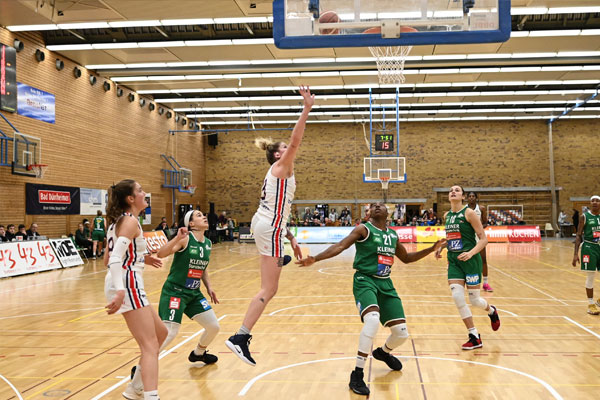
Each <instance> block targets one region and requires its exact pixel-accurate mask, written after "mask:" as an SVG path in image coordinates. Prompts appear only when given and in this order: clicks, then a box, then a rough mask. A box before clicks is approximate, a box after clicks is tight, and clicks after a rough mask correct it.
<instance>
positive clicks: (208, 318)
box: [192, 310, 221, 347]
mask: <svg viewBox="0 0 600 400" xmlns="http://www.w3.org/2000/svg"><path fill="white" fill-rule="evenodd" d="M192 319H193V320H194V321H196V322H197V323H199V324H200V325H202V327H203V328H204V332H203V333H202V336H200V340H199V344H200V346H202V347H206V346H208V345H209V344H210V343H211V342H212V341H213V339H214V338H215V336H217V333H219V330H220V329H221V327H220V326H219V321H218V320H217V316H216V315H215V312H214V311H213V310H208V311H205V312H203V313H200V314H196V315H194V317H193V318H192Z"/></svg>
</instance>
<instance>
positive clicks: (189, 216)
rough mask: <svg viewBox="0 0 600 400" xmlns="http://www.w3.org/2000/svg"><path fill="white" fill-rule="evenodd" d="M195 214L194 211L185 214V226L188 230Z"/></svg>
mask: <svg viewBox="0 0 600 400" xmlns="http://www.w3.org/2000/svg"><path fill="white" fill-rule="evenodd" d="M193 213H194V210H190V211H188V212H186V213H185V217H183V225H184V226H185V227H186V228H187V227H188V225H189V224H190V218H192V214H193Z"/></svg>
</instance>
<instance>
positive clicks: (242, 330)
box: [237, 325, 250, 335]
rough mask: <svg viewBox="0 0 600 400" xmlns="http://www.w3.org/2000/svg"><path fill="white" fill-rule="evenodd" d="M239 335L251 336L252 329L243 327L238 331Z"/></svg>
mask: <svg viewBox="0 0 600 400" xmlns="http://www.w3.org/2000/svg"><path fill="white" fill-rule="evenodd" d="M237 334H238V335H249V334H250V329H248V328H246V327H245V326H244V325H242V326H241V327H240V329H239V330H238V331H237Z"/></svg>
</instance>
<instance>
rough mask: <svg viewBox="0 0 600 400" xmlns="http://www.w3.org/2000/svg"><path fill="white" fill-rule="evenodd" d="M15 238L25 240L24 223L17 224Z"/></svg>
mask: <svg viewBox="0 0 600 400" xmlns="http://www.w3.org/2000/svg"><path fill="white" fill-rule="evenodd" d="M15 239H16V240H27V230H26V229H25V225H23V224H19V231H18V232H17V233H16V234H15Z"/></svg>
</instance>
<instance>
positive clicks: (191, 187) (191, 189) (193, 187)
mask: <svg viewBox="0 0 600 400" xmlns="http://www.w3.org/2000/svg"><path fill="white" fill-rule="evenodd" d="M188 190H189V191H190V194H194V193H195V192H196V186H194V185H191V186H188Z"/></svg>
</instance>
